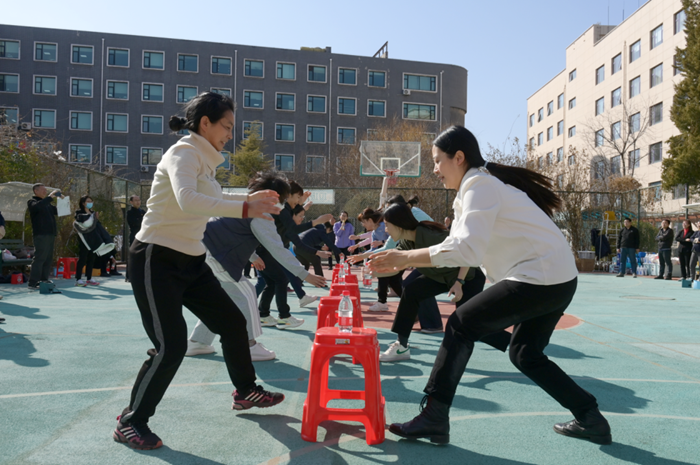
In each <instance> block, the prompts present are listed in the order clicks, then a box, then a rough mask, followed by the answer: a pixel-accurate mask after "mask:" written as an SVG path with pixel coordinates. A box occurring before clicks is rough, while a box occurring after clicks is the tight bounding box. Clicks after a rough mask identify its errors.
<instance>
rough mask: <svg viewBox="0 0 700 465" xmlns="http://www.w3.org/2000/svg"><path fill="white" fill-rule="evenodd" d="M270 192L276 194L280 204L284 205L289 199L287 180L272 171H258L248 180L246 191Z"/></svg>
mask: <svg viewBox="0 0 700 465" xmlns="http://www.w3.org/2000/svg"><path fill="white" fill-rule="evenodd" d="M264 190H271V191H275V192H277V195H279V201H280V203H284V202H285V201H286V200H287V197H289V191H290V189H289V183H287V179H286V178H285V177H284V176H283V175H281V174H279V173H275V172H274V171H260V172H258V173H256V174H255V176H253V177H252V178H251V179H250V182H249V183H248V191H250V192H259V191H264Z"/></svg>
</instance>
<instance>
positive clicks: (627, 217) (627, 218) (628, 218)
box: [622, 216, 632, 222]
mask: <svg viewBox="0 0 700 465" xmlns="http://www.w3.org/2000/svg"><path fill="white" fill-rule="evenodd" d="M622 221H623V222H625V221H632V220H631V219H630V217H629V216H626V217H625V219H624V220H622Z"/></svg>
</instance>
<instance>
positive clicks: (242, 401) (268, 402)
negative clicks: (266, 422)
mask: <svg viewBox="0 0 700 465" xmlns="http://www.w3.org/2000/svg"><path fill="white" fill-rule="evenodd" d="M283 400H284V394H282V393H281V392H270V391H266V390H264V389H263V387H262V386H255V388H253V389H251V390H250V391H249V392H248V394H246V395H241V394H239V393H238V389H236V390H235V391H233V405H232V406H231V408H232V409H233V410H248V409H249V408H252V407H260V408H266V407H272V406H273V405H277V404H279V403H280V402H282V401H283Z"/></svg>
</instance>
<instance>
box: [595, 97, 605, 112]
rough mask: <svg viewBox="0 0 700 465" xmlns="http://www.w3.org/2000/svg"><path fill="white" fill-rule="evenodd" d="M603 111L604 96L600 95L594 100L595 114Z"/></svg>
mask: <svg viewBox="0 0 700 465" xmlns="http://www.w3.org/2000/svg"><path fill="white" fill-rule="evenodd" d="M604 111H605V97H601V98H599V99H598V100H596V101H595V115H596V116H598V115H600V114H602V113H603V112H604Z"/></svg>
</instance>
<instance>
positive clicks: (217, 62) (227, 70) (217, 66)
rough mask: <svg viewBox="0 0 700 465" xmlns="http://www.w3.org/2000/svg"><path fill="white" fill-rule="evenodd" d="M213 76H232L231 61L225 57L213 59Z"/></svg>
mask: <svg viewBox="0 0 700 465" xmlns="http://www.w3.org/2000/svg"><path fill="white" fill-rule="evenodd" d="M211 74H227V75H231V59H230V58H224V57H211Z"/></svg>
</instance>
